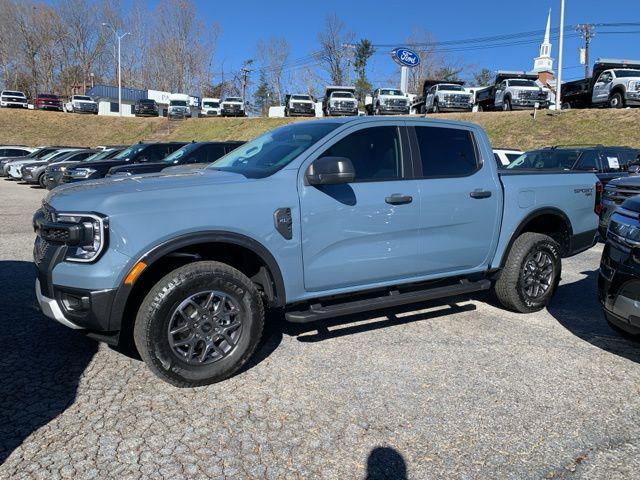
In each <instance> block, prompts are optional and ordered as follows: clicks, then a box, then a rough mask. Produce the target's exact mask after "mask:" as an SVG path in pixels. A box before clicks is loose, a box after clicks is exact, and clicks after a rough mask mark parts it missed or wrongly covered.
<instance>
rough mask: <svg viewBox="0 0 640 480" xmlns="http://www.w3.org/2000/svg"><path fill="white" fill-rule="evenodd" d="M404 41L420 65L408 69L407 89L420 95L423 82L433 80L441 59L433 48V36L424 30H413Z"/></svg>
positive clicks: (440, 64) (441, 61)
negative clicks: (418, 59)
mask: <svg viewBox="0 0 640 480" xmlns="http://www.w3.org/2000/svg"><path fill="white" fill-rule="evenodd" d="M406 41H407V45H408V46H410V47H412V48H413V49H414V50H416V53H417V54H418V56H419V57H420V64H419V65H418V66H417V67H413V68H410V69H409V78H408V83H409V85H408V88H409V91H410V92H411V93H420V91H421V89H422V83H423V82H424V80H426V79H428V78H433V76H434V75H435V72H436V71H437V70H438V69H439V68H440V67H441V66H442V63H443V59H442V57H441V55H440V54H438V53H437V52H436V50H435V47H434V46H433V43H434V37H433V35H432V34H431V33H429V32H427V31H426V30H424V29H421V28H418V29H414V30H413V31H412V32H411V35H409V37H408V38H407V40H406Z"/></svg>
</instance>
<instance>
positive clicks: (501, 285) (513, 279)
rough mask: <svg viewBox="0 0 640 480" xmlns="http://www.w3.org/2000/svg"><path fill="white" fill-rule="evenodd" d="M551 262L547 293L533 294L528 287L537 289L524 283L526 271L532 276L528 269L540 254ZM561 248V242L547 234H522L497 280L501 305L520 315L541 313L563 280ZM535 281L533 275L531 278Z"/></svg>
mask: <svg viewBox="0 0 640 480" xmlns="http://www.w3.org/2000/svg"><path fill="white" fill-rule="evenodd" d="M539 252H540V253H541V257H543V258H544V259H545V260H547V259H548V260H549V263H548V265H547V266H545V268H544V272H545V276H546V272H547V270H548V269H549V268H550V269H551V272H550V275H549V277H550V278H549V280H548V282H541V283H545V284H547V287H546V290H543V292H542V293H541V294H539V295H532V294H530V291H528V290H527V288H530V289H531V288H535V287H532V286H531V285H529V286H527V284H526V280H525V272H528V273H529V274H530V275H531V271H530V270H528V267H529V266H530V262H532V261H533V262H534V263H535V262H536V257H537V255H538V253H539ZM560 258H561V254H560V246H559V245H558V243H557V242H556V241H555V240H554V239H552V238H551V237H549V236H547V235H543V234H541V233H532V232H526V233H523V234H522V235H520V236H519V237H518V238H517V239H516V240H515V242H513V245H512V246H511V250H510V251H509V254H508V256H507V260H506V262H505V264H504V268H503V269H502V271H501V272H500V276H499V277H498V280H497V281H496V284H495V286H494V290H495V293H496V296H497V297H498V300H499V301H500V303H501V304H502V305H503V306H504V307H505V308H507V309H509V310H513V311H516V312H520V313H531V312H537V311H538V310H542V309H543V308H544V307H546V306H547V305H548V303H549V301H550V300H551V297H552V296H553V293H554V292H555V289H556V287H557V285H558V282H559V281H560V273H561V269H562V264H561V261H560ZM529 278H530V279H531V278H532V277H531V276H530V277H529Z"/></svg>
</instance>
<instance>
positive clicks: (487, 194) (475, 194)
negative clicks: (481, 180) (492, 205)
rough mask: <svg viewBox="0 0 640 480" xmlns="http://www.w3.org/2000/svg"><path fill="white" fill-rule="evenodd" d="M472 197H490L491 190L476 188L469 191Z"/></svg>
mask: <svg viewBox="0 0 640 480" xmlns="http://www.w3.org/2000/svg"><path fill="white" fill-rule="evenodd" d="M469 196H470V197H471V198H489V197H490V196H491V192H490V191H489V190H474V191H473V192H470V193H469Z"/></svg>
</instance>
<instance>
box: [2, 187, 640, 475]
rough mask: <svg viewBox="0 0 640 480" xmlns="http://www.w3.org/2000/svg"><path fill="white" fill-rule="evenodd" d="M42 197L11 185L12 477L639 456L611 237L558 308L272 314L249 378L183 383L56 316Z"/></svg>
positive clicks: (625, 470) (310, 470)
mask: <svg viewBox="0 0 640 480" xmlns="http://www.w3.org/2000/svg"><path fill="white" fill-rule="evenodd" d="M43 195H44V192H43V191H42V190H39V189H36V188H32V187H28V186H25V185H20V184H17V183H13V182H8V181H5V180H0V205H1V206H2V208H1V209H0V232H1V233H0V236H1V238H2V241H1V242H0V280H1V282H0V287H1V292H2V294H1V298H2V302H0V322H1V325H0V327H1V328H2V334H1V335H0V348H1V349H2V352H3V355H2V359H1V360H0V478H14V477H15V478H76V479H82V478H142V477H153V478H172V479H180V478H257V479H262V478H269V479H271V478H274V479H275V478H278V479H279V478H328V479H333V478H335V479H351V478H356V479H357V478H360V479H362V478H372V479H378V478H388V479H402V478H411V479H427V478H481V479H488V478H513V479H526V478H532V479H538V478H554V479H555V478H607V479H612V478H625V479H628V478H634V477H636V476H637V472H638V471H640V364H639V362H640V343H639V342H636V341H631V340H628V339H626V338H624V337H622V336H620V335H619V334H618V333H616V332H615V331H613V330H611V329H610V328H609V327H608V326H607V324H606V323H605V322H604V320H603V318H602V316H601V313H600V309H599V306H598V303H597V300H596V294H595V285H596V279H597V268H598V261H599V257H600V254H601V251H602V248H601V246H596V247H595V248H593V249H592V250H590V251H588V252H585V253H583V254H581V255H579V256H578V257H575V258H572V259H569V260H567V261H565V262H564V265H563V267H564V271H563V281H562V284H561V286H560V287H559V290H558V292H557V295H556V297H555V299H554V301H553V302H552V304H551V306H550V307H549V309H548V310H545V311H543V312H541V313H538V314H533V315H519V314H514V313H510V312H506V311H504V310H502V309H500V308H498V307H497V306H496V304H495V302H494V301H493V299H492V298H491V297H490V296H478V297H475V298H472V299H470V300H465V301H461V302H460V303H458V304H455V305H435V304H434V305H421V306H419V307H416V306H414V307H406V308H404V309H400V310H393V311H385V312H376V313H373V314H371V313H370V314H367V315H362V316H359V317H348V318H344V319H341V320H340V321H336V322H331V323H327V324H324V325H323V326H322V327H319V326H318V325H316V326H309V327H304V328H302V329H301V328H299V327H293V326H291V325H289V324H287V323H286V322H284V320H283V319H281V318H280V317H279V316H277V315H273V316H272V318H270V326H269V329H268V332H267V335H266V339H265V341H264V342H263V345H262V346H261V348H260V350H259V353H258V356H257V358H256V359H255V361H254V362H253V363H252V364H251V365H250V366H249V367H248V368H245V369H244V371H243V372H242V373H240V374H239V375H237V376H235V377H234V378H232V379H230V380H228V381H226V382H224V383H221V384H217V385H213V386H209V387H203V388H198V389H191V390H180V389H176V388H173V387H171V386H169V385H167V384H165V383H163V382H161V381H160V380H158V379H157V378H156V377H154V376H153V375H152V374H151V373H150V372H149V371H148V370H147V369H146V368H145V366H144V364H143V363H142V362H141V361H140V360H138V359H135V358H131V357H130V356H127V355H125V354H123V353H121V352H118V351H116V350H114V349H111V348H109V347H108V346H106V345H99V344H97V343H95V342H93V341H91V340H89V339H86V338H83V337H82V336H81V335H79V334H78V333H77V332H74V331H72V330H69V329H67V328H65V327H63V326H60V325H58V324H56V323H55V322H53V321H51V320H48V319H46V318H45V317H43V315H42V314H40V313H39V311H38V309H37V307H36V304H35V295H34V292H33V283H34V269H33V266H32V264H31V248H32V241H33V232H32V229H31V215H32V214H33V212H34V211H35V210H36V209H37V208H38V206H39V204H40V201H41V199H42V197H43ZM425 307H428V308H426V309H424V308H425ZM412 308H413V309H415V308H421V309H419V310H412ZM633 472H636V473H635V474H634V473H633Z"/></svg>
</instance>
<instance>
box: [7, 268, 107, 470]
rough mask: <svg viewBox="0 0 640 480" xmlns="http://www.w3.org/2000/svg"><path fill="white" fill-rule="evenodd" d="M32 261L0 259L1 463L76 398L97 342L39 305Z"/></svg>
mask: <svg viewBox="0 0 640 480" xmlns="http://www.w3.org/2000/svg"><path fill="white" fill-rule="evenodd" d="M34 282H35V269H34V266H33V263H31V262H22V261H0V289H1V291H2V299H3V301H2V302H0V329H1V331H2V335H0V351H2V357H1V359H0V412H1V413H0V418H2V421H0V464H2V463H4V461H5V460H6V459H7V457H8V456H9V455H10V454H11V452H12V451H13V450H15V449H16V448H17V447H18V446H19V445H20V444H21V443H22V442H23V441H24V440H25V439H26V438H27V437H28V436H29V435H30V434H31V433H33V432H34V431H35V430H37V429H39V428H40V427H42V426H44V425H46V424H47V423H49V422H50V421H52V420H53V419H55V418H56V417H57V416H58V415H60V414H61V413H62V412H64V411H65V410H66V409H67V408H68V407H69V406H70V405H71V404H73V402H74V400H75V398H76V390H77V387H78V382H79V380H80V377H81V376H82V373H83V372H84V370H85V369H86V368H87V365H88V364H89V362H90V361H91V359H92V357H93V355H94V354H95V353H96V351H97V344H96V342H94V341H92V340H89V339H88V338H86V337H84V336H83V335H82V334H79V333H78V332H74V331H73V330H71V329H69V328H67V327H64V326H62V325H59V324H58V323H56V322H55V321H53V320H50V319H48V318H46V317H45V316H44V315H43V314H42V313H41V312H40V311H39V309H38V307H37V304H36V298H35V291H34Z"/></svg>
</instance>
